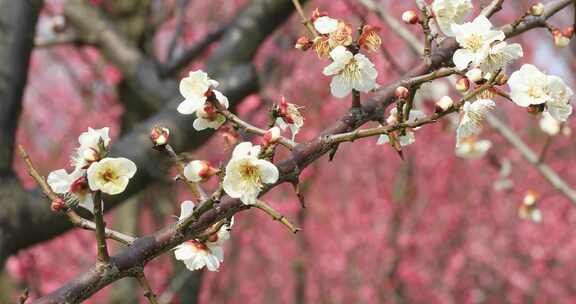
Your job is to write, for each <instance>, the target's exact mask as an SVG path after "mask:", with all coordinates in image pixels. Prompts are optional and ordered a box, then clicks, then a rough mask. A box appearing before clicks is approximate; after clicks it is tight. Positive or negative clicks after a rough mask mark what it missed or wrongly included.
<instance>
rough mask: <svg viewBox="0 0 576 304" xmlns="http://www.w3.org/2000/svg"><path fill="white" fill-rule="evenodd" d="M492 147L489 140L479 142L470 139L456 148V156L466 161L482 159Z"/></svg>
mask: <svg viewBox="0 0 576 304" xmlns="http://www.w3.org/2000/svg"><path fill="white" fill-rule="evenodd" d="M491 147H492V142H491V141H489V140H486V139H484V140H477V139H476V137H470V138H467V139H465V140H464V141H463V142H462V143H461V144H460V146H458V147H457V148H456V155H457V156H458V157H462V158H465V159H476V158H481V157H483V156H484V155H486V152H488V150H490V148H491Z"/></svg>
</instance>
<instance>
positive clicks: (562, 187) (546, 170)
mask: <svg viewBox="0 0 576 304" xmlns="http://www.w3.org/2000/svg"><path fill="white" fill-rule="evenodd" d="M486 120H487V121H488V123H490V125H491V126H492V127H493V128H494V129H496V130H498V132H499V133H500V134H501V135H502V137H504V139H506V140H507V141H508V143H510V144H511V145H512V146H513V147H514V148H516V150H518V151H519V152H520V154H521V155H522V156H523V157H524V159H526V161H528V163H530V164H531V165H532V166H534V167H535V168H536V170H538V172H540V175H542V177H544V179H545V180H546V181H548V183H550V185H552V187H554V188H555V189H556V190H558V191H559V192H560V193H562V194H563V195H564V196H565V197H567V198H568V199H569V200H570V201H572V203H573V204H576V190H574V189H573V188H572V187H570V185H569V184H568V183H567V182H566V181H565V180H564V179H563V178H562V177H560V176H559V175H558V174H557V173H556V172H555V171H554V170H553V169H552V168H550V167H549V166H548V165H546V164H545V163H543V162H540V159H539V157H538V155H537V154H536V153H534V151H533V150H532V149H530V147H528V145H526V144H525V143H524V142H523V141H522V139H520V137H519V136H518V135H516V133H514V131H512V130H511V129H510V128H508V126H506V125H505V124H504V123H502V122H501V121H500V120H499V119H498V118H496V117H495V116H494V115H488V116H487V117H486Z"/></svg>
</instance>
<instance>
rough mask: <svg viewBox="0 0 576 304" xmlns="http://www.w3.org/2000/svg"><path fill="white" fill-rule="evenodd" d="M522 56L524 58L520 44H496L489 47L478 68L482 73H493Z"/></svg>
mask: <svg viewBox="0 0 576 304" xmlns="http://www.w3.org/2000/svg"><path fill="white" fill-rule="evenodd" d="M522 56H524V52H523V51H522V46H520V44H518V43H513V44H508V43H506V42H504V41H502V42H498V43H496V44H494V45H492V46H491V47H490V49H489V50H488V54H487V56H486V58H485V59H484V60H483V61H482V62H481V63H480V65H479V67H480V69H481V70H482V72H484V73H494V72H496V71H498V70H500V69H503V68H504V67H506V65H507V64H508V63H510V62H512V61H513V60H516V59H518V58H520V57H522Z"/></svg>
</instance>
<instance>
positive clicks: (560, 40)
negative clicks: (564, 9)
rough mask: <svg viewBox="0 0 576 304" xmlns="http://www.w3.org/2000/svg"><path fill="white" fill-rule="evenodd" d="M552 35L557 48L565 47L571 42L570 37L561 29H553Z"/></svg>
mask: <svg viewBox="0 0 576 304" xmlns="http://www.w3.org/2000/svg"><path fill="white" fill-rule="evenodd" d="M552 36H553V37H554V45H555V46H556V47H557V48H564V47H566V46H567V45H568V44H569V43H570V38H569V37H566V36H564V34H563V33H562V32H561V31H559V30H554V31H552Z"/></svg>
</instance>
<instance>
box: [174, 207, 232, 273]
mask: <svg viewBox="0 0 576 304" xmlns="http://www.w3.org/2000/svg"><path fill="white" fill-rule="evenodd" d="M180 210H181V211H180V217H179V221H182V220H184V219H185V218H187V217H189V216H190V215H191V214H192V211H193V210H194V203H193V202H191V201H184V202H182V205H181V206H180ZM232 220H233V219H232ZM230 226H231V225H230ZM230 226H226V225H224V226H222V227H221V228H220V230H219V231H218V233H217V234H215V235H212V236H210V237H209V238H208V240H206V242H200V241H198V240H190V241H186V242H184V243H182V244H180V245H178V246H176V248H175V251H174V256H175V257H176V259H177V260H180V261H183V262H184V264H185V265H186V268H188V269H189V270H191V271H194V270H198V269H202V268H203V267H204V266H206V268H207V269H208V270H209V271H218V268H220V264H221V263H222V262H223V261H224V248H223V247H222V246H223V243H224V241H226V240H228V239H229V238H230V232H229V230H230Z"/></svg>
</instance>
